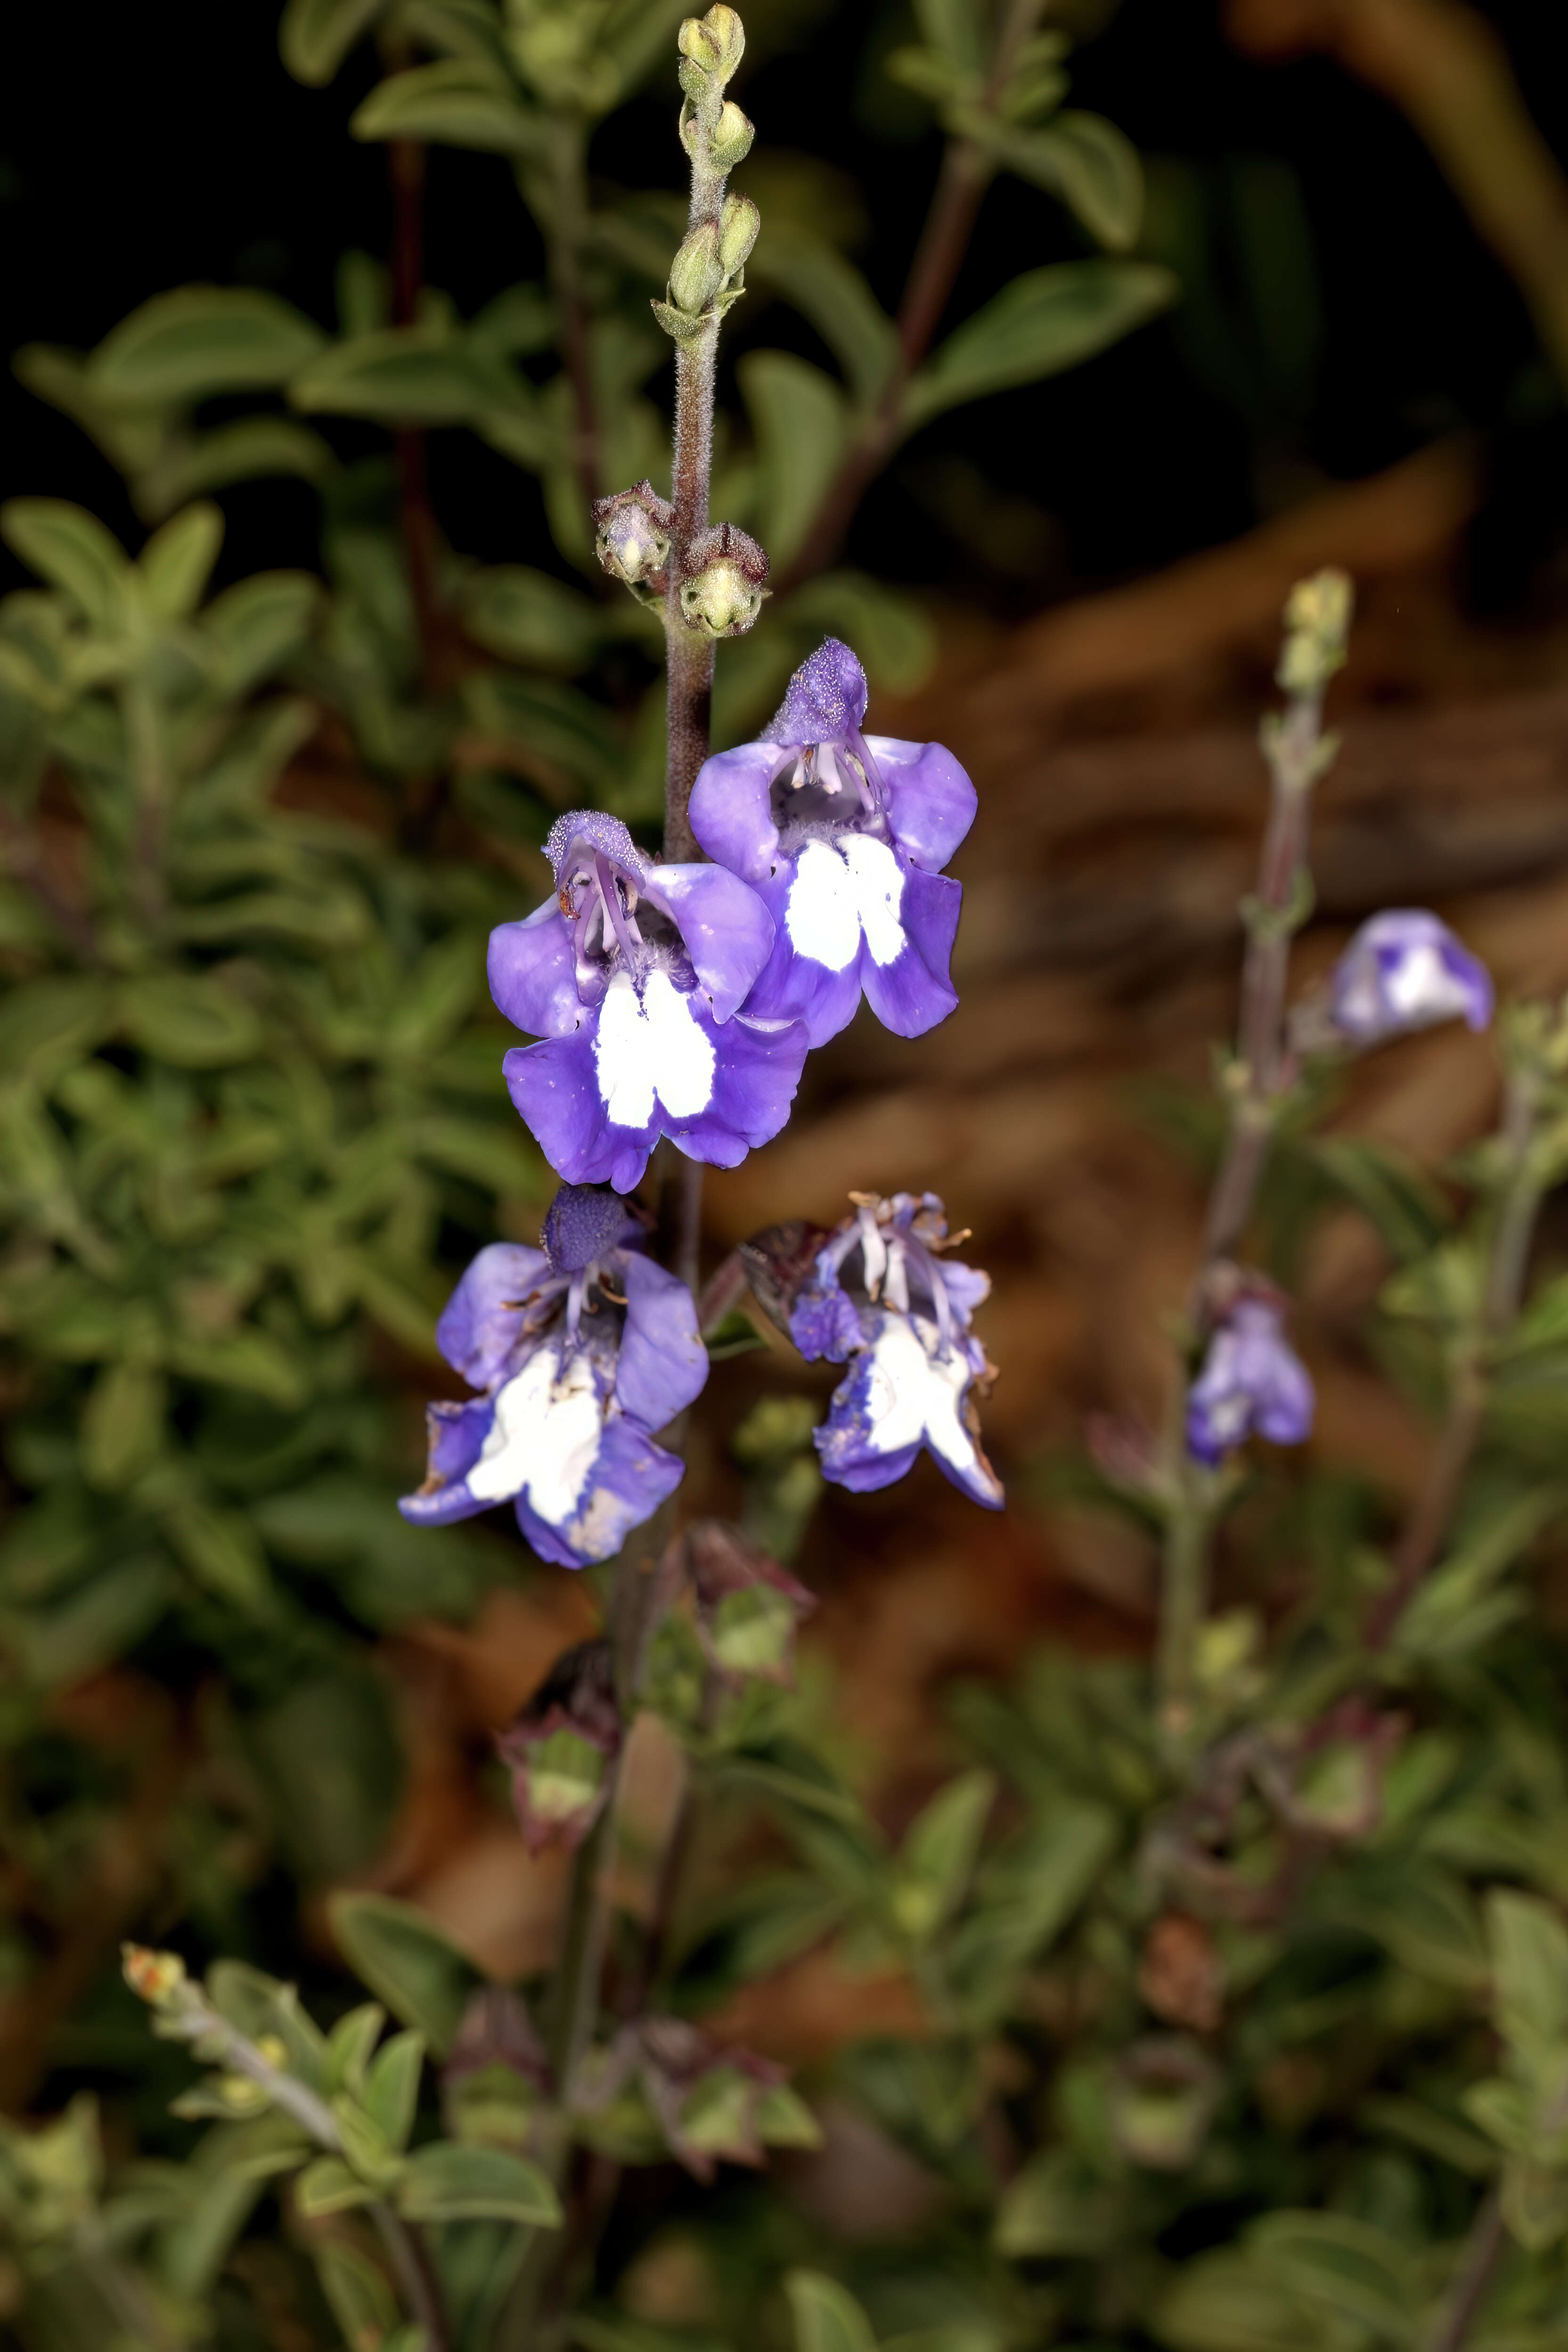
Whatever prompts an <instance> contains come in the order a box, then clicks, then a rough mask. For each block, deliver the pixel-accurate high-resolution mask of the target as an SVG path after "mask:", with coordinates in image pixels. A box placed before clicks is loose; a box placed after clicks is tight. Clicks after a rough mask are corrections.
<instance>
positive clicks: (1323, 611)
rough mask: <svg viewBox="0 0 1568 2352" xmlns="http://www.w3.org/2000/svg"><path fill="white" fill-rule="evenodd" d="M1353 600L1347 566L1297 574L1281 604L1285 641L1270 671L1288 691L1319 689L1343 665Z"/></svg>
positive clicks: (1312, 692) (1316, 692) (1303, 692)
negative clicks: (1305, 575) (1342, 569)
mask: <svg viewBox="0 0 1568 2352" xmlns="http://www.w3.org/2000/svg"><path fill="white" fill-rule="evenodd" d="M1354 603H1355V589H1354V587H1353V585H1352V582H1351V578H1350V574H1349V573H1348V572H1338V571H1335V570H1333V569H1329V570H1326V571H1322V572H1314V573H1313V574H1312V576H1311V578H1310V580H1298V582H1297V583H1296V585H1295V586H1294V588H1292V589H1291V591H1290V594H1289V599H1288V601H1287V603H1286V606H1285V643H1284V646H1283V648H1282V649H1281V652H1280V656H1279V669H1278V671H1277V672H1276V673H1275V675H1276V677H1277V679H1278V682H1279V685H1280V686H1281V687H1282V688H1284V690H1285V692H1286V693H1287V694H1292V695H1312V696H1316V695H1321V693H1322V691H1323V689H1324V688H1325V687H1326V686H1327V685H1328V682H1329V680H1330V678H1331V677H1333V675H1334V672H1335V671H1336V670H1338V669H1342V668H1343V667H1344V660H1345V646H1346V641H1347V639H1348V637H1349V635H1350V625H1351V613H1352V607H1353V605H1354Z"/></svg>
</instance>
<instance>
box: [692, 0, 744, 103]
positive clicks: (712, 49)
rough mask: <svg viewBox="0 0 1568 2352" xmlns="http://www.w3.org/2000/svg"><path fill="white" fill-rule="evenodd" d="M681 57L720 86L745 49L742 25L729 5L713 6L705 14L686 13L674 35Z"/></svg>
mask: <svg viewBox="0 0 1568 2352" xmlns="http://www.w3.org/2000/svg"><path fill="white" fill-rule="evenodd" d="M676 44H677V47H679V51H680V54H681V56H682V57H683V58H687V59H688V60H689V63H690V64H692V65H694V66H700V68H701V69H702V71H703V72H704V73H706V74H711V75H712V77H713V79H715V80H716V81H717V82H718V83H719V84H720V85H721V87H722V85H723V84H724V83H725V82H727V81H728V80H729V79H730V77H731V74H732V73H733V72H734V70H735V68H736V67H737V66H738V65H739V64H740V62H741V59H742V57H743V56H744V55H745V51H746V28H745V26H743V25H742V22H741V19H740V17H739V16H738V15H737V13H736V11H735V10H734V9H733V8H726V7H723V6H718V5H716V6H714V7H712V8H710V9H709V11H708V14H707V15H706V16H688V17H687V19H686V21H685V23H684V24H683V25H682V26H681V27H680V31H679V34H678V35H677V37H676Z"/></svg>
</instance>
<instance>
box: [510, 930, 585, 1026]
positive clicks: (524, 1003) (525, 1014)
mask: <svg viewBox="0 0 1568 2352" xmlns="http://www.w3.org/2000/svg"><path fill="white" fill-rule="evenodd" d="M488 970H489V983H490V994H491V995H492V996H493V997H494V999H495V1001H496V1003H497V1004H498V1005H499V1006H500V1010H501V1011H502V1012H503V1013H505V1014H506V1017H507V1019H508V1020H509V1021H510V1022H511V1023H512V1024H513V1025H514V1026H515V1027H516V1028H519V1029H526V1030H527V1031H528V1032H529V1034H530V1035H531V1036H534V1037H569V1036H570V1035H571V1034H572V1032H573V1030H574V1029H575V1028H576V1026H577V1024H578V1022H579V1021H580V1020H581V1019H582V1017H583V1004H582V998H581V996H580V994H579V992H578V988H577V967H576V959H575V957H574V953H573V948H572V931H571V927H570V925H569V924H568V923H567V922H566V920H565V918H564V917H563V914H562V912H561V909H560V908H559V906H558V905H557V904H556V902H555V900H554V899H553V898H547V899H546V900H545V902H544V904H543V906H542V907H536V908H534V910H533V912H532V914H531V915H530V916H528V917H527V918H526V919H524V920H523V921H522V922H521V923H498V924H497V925H496V928H495V929H494V930H493V931H492V932H491V933H490V947H489V965H488Z"/></svg>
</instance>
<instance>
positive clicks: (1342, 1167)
mask: <svg viewBox="0 0 1568 2352" xmlns="http://www.w3.org/2000/svg"><path fill="white" fill-rule="evenodd" d="M1310 1157H1311V1160H1312V1163H1313V1165H1314V1167H1316V1168H1317V1169H1318V1170H1319V1171H1320V1172H1321V1174H1322V1175H1324V1176H1326V1177H1327V1178H1328V1180H1329V1181H1330V1183H1331V1184H1332V1185H1333V1186H1334V1187H1335V1189H1336V1190H1337V1191H1339V1192H1342V1193H1344V1194H1345V1196H1346V1198H1347V1199H1348V1200H1350V1201H1352V1202H1353V1203H1354V1205H1355V1206H1356V1207H1357V1208H1358V1209H1359V1210H1360V1211H1361V1213H1362V1214H1363V1217H1365V1218H1366V1220H1367V1222H1368V1223H1369V1224H1370V1225H1371V1226H1372V1227H1373V1231H1374V1232H1375V1233H1376V1234H1377V1237H1378V1239H1379V1241H1381V1242H1382V1244H1383V1245H1384V1248H1385V1249H1386V1250H1387V1251H1388V1253H1389V1255H1391V1256H1392V1257H1394V1258H1395V1259H1397V1261H1398V1262H1399V1264H1400V1265H1410V1264H1411V1263H1412V1261H1413V1260H1415V1259H1416V1258H1419V1257H1424V1256H1425V1255H1426V1253H1427V1251H1428V1250H1431V1249H1435V1248H1436V1245H1437V1244H1438V1242H1439V1241H1440V1240H1441V1239H1442V1237H1443V1235H1444V1234H1445V1233H1446V1232H1447V1228H1448V1224H1449V1222H1450V1219H1449V1213H1448V1208H1447V1202H1445V1200H1444V1199H1443V1196H1442V1194H1441V1192H1439V1191H1438V1189H1437V1187H1436V1185H1435V1184H1434V1183H1433V1182H1432V1180H1431V1179H1430V1177H1429V1176H1427V1175H1426V1172H1425V1171H1424V1170H1423V1169H1421V1168H1418V1167H1417V1166H1416V1165H1415V1162H1414V1161H1413V1160H1407V1159H1406V1158H1405V1155H1404V1153H1403V1152H1400V1151H1396V1150H1394V1148H1393V1146H1392V1145H1390V1144H1385V1143H1378V1142H1376V1141H1373V1140H1372V1139H1368V1138H1366V1137H1364V1136H1342V1135H1331V1136H1322V1137H1320V1138H1318V1139H1316V1140H1314V1141H1313V1142H1312V1143H1311V1145H1310Z"/></svg>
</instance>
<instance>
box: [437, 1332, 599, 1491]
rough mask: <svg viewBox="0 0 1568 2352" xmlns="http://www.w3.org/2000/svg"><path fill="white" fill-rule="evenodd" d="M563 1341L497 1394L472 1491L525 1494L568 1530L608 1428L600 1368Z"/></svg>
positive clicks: (470, 1477) (543, 1351)
mask: <svg viewBox="0 0 1568 2352" xmlns="http://www.w3.org/2000/svg"><path fill="white" fill-rule="evenodd" d="M561 1355H562V1342H561V1341H560V1340H556V1341H554V1342H553V1343H552V1345H551V1346H550V1347H547V1348H541V1349H539V1350H538V1352H537V1354H535V1355H532V1356H531V1357H530V1358H529V1360H528V1361H527V1363H526V1364H524V1366H523V1368H522V1370H521V1372H519V1373H518V1375H517V1378H516V1379H515V1380H511V1381H508V1382H507V1384H506V1386H505V1388H503V1389H501V1390H500V1391H498V1392H497V1395H496V1405H495V1419H494V1421H493V1422H492V1423H491V1424H490V1433H489V1436H488V1437H487V1438H486V1440H485V1442H484V1446H483V1450H482V1451H481V1453H480V1454H479V1460H478V1461H477V1462H476V1463H475V1465H474V1466H473V1468H472V1469H471V1470H470V1471H469V1473H468V1492H469V1494H470V1495H472V1496H475V1498H476V1499H477V1500H478V1501H479V1502H484V1503H500V1502H504V1501H506V1500H508V1499H509V1498H510V1496H513V1495H526V1496H527V1497H528V1499H529V1501H530V1503H531V1505H532V1506H533V1508H534V1509H535V1511H537V1512H538V1514H539V1517H541V1518H542V1519H544V1520H546V1521H548V1523H549V1524H550V1526H552V1527H561V1526H563V1524H564V1523H565V1521H566V1520H567V1519H568V1518H569V1517H571V1514H572V1512H573V1510H574V1508H575V1507H576V1503H577V1498H578V1496H580V1495H581V1494H582V1492H583V1489H584V1486H586V1485H587V1483H588V1474H589V1472H590V1471H591V1470H592V1469H593V1466H594V1464H595V1460H596V1459H597V1456H598V1452H599V1445H600V1442H601V1439H602V1437H603V1433H604V1422H603V1417H602V1415H601V1413H600V1411H599V1399H598V1394H597V1391H596V1390H595V1385H594V1371H593V1367H592V1365H591V1364H590V1363H589V1361H588V1359H587V1357H586V1356H584V1355H582V1354H579V1353H578V1352H577V1351H576V1350H575V1349H574V1350H573V1351H572V1352H571V1353H570V1354H569V1355H568V1357H567V1360H566V1363H565V1366H564V1369H563V1367H562V1363H561Z"/></svg>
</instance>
